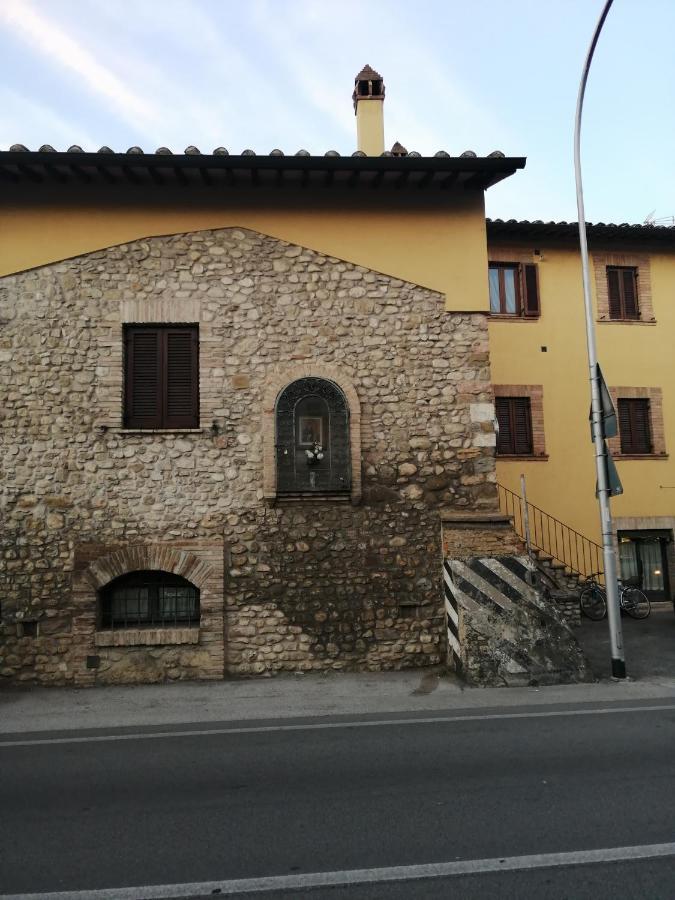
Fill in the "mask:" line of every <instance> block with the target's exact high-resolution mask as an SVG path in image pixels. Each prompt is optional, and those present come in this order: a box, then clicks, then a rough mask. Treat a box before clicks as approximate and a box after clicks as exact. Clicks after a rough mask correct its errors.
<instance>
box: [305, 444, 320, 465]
mask: <svg viewBox="0 0 675 900" xmlns="http://www.w3.org/2000/svg"><path fill="white" fill-rule="evenodd" d="M305 456H306V457H307V465H308V466H315V465H316V464H317V463H318V462H319V461H320V460H322V459H323V447H322V446H321V444H319V443H318V442H316V441H315V442H314V444H313V445H312V447H311V449H310V448H309V447H308V448H307V449H306V450H305Z"/></svg>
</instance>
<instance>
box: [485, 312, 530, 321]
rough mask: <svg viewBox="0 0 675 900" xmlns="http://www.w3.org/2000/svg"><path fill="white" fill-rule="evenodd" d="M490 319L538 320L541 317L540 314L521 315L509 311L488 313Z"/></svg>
mask: <svg viewBox="0 0 675 900" xmlns="http://www.w3.org/2000/svg"><path fill="white" fill-rule="evenodd" d="M488 315H489V317H490V318H491V319H496V320H497V321H498V322H538V321H539V319H541V314H540V315H538V316H521V315H516V313H513V315H511V314H509V313H489V314H488Z"/></svg>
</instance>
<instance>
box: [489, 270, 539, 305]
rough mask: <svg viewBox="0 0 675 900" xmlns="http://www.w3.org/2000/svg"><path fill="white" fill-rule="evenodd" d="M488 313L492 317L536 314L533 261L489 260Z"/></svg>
mask: <svg viewBox="0 0 675 900" xmlns="http://www.w3.org/2000/svg"><path fill="white" fill-rule="evenodd" d="M488 281H489V289H490V312H491V313H492V315H494V316H517V317H520V316H524V317H528V318H529V317H536V316H539V284H538V276H537V267H536V265H534V264H532V263H510V262H491V263H490V265H489V269H488Z"/></svg>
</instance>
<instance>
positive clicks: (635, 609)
mask: <svg viewBox="0 0 675 900" xmlns="http://www.w3.org/2000/svg"><path fill="white" fill-rule="evenodd" d="M621 609H623V610H625V611H626V612H627V613H628V615H629V616H631V617H632V618H633V619H646V618H647V616H648V615H649V613H650V612H651V611H652V605H651V603H650V602H649V597H647V595H646V594H643V593H642V591H641V590H640V589H639V588H633V587H631V588H626V589H625V590H624V591H623V592H622V594H621Z"/></svg>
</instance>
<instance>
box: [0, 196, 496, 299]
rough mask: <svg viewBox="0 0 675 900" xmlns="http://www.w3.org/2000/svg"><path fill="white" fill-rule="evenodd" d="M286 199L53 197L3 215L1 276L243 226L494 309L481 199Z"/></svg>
mask: <svg viewBox="0 0 675 900" xmlns="http://www.w3.org/2000/svg"><path fill="white" fill-rule="evenodd" d="M285 197H288V194H286V195H284V194H282V193H281V192H278V193H277V194H273V193H270V194H269V195H268V196H266V197H265V196H260V195H258V196H257V198H256V199H255V201H250V200H247V199H246V198H243V199H242V200H240V201H236V202H230V203H229V205H227V206H225V204H224V203H223V202H222V201H220V203H218V202H215V201H214V200H213V199H212V197H211V196H208V195H207V196H205V195H204V194H201V195H199V194H197V193H195V194H191V195H190V199H189V201H188V202H186V201H185V200H176V199H172V197H171V196H168V195H167V194H166V193H165V194H162V195H161V196H159V195H158V197H157V200H156V201H154V202H145V203H144V204H143V205H139V203H138V201H134V200H133V199H131V200H130V199H126V200H124V201H122V200H120V201H119V202H113V201H111V200H110V199H109V195H106V199H104V200H103V199H102V200H100V201H97V202H91V201H90V202H85V200H81V201H79V202H77V203H74V202H73V201H72V200H64V199H59V198H54V199H53V200H52V201H51V202H45V201H43V200H39V199H36V200H34V201H33V202H26V200H25V197H22V198H21V202H20V203H19V202H18V201H17V202H15V203H12V202H11V198H8V201H6V203H5V205H4V206H3V207H2V209H0V275H6V274H9V273H12V272H17V271H22V270H24V269H30V268H34V267H36V266H41V265H45V264H48V263H52V262H56V261H58V260H61V259H66V258H69V257H73V256H79V255H81V254H83V253H89V252H91V251H94V250H100V249H102V248H105V247H110V246H113V245H115V244H121V243H124V242H126V241H132V240H136V239H138V238H144V237H150V236H156V235H165V234H177V233H180V232H188V231H199V230H203V229H209V228H227V227H232V226H237V227H241V228H250V229H253V230H254V231H259V232H261V233H263V234H268V235H271V236H272V237H275V238H280V239H281V240H284V241H289V242H291V243H296V244H300V245H302V246H304V247H309V248H311V249H313V250H317V251H319V252H321V253H326V254H328V255H330V256H335V257H338V258H340V259H345V260H348V261H349V262H352V263H355V264H357V265H362V266H366V267H368V268H372V269H375V270H377V271H379V272H383V273H385V274H387V275H390V276H393V277H395V278H401V279H403V280H405V281H411V282H414V283H415V284H419V285H421V286H423V287H427V288H431V289H433V290H437V291H440V292H441V293H443V294H445V296H446V304H447V309H449V310H487V308H488V296H487V288H486V281H485V271H486V266H487V253H486V241H485V218H484V216H485V212H484V203H483V194H482V192H481V191H476V192H458V193H457V194H450V193H448V194H447V195H446V196H445V197H444V198H443V201H442V203H441V202H436V203H431V202H427V203H426V204H424V203H423V202H422V201H419V200H416V199H414V198H413V199H411V198H410V197H409V196H406V195H405V194H398V196H397V197H395V198H392V197H389V198H387V197H378V196H377V194H376V192H375V191H373V195H372V198H370V197H368V198H367V199H366V201H364V199H363V197H361V198H360V199H358V198H355V199H354V200H351V201H349V202H348V200H345V201H344V202H339V200H338V202H335V201H334V200H332V201H331V202H330V205H329V204H328V203H326V202H323V203H322V202H319V201H316V200H315V199H313V198H312V195H311V194H309V192H308V193H307V195H306V196H302V195H301V196H300V197H299V198H298V196H295V198H292V199H293V203H292V204H291V202H290V201H289V200H287V199H285Z"/></svg>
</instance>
